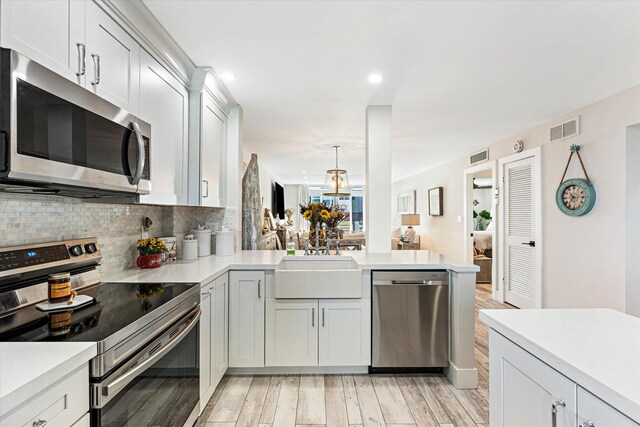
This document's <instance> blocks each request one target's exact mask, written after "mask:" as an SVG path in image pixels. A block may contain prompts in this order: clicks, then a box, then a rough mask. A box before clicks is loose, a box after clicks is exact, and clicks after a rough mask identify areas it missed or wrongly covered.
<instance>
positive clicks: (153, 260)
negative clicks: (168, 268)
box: [136, 254, 162, 268]
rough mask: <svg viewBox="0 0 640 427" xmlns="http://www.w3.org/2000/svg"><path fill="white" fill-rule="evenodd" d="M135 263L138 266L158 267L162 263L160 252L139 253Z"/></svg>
mask: <svg viewBox="0 0 640 427" xmlns="http://www.w3.org/2000/svg"><path fill="white" fill-rule="evenodd" d="M136 264H137V265H138V268H158V267H160V266H161V265H162V254H153V255H140V256H139V257H138V259H137V260H136Z"/></svg>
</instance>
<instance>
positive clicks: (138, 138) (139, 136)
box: [131, 122, 145, 185]
mask: <svg viewBox="0 0 640 427" xmlns="http://www.w3.org/2000/svg"><path fill="white" fill-rule="evenodd" d="M131 126H132V127H133V132H134V133H135V134H136V142H137V143H138V164H137V166H136V173H135V175H133V176H132V177H131V184H133V185H137V184H138V183H139V182H140V178H142V172H143V171H144V162H145V152H144V140H143V139H142V132H140V126H138V123H136V122H131Z"/></svg>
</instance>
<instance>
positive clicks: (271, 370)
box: [227, 366, 369, 375]
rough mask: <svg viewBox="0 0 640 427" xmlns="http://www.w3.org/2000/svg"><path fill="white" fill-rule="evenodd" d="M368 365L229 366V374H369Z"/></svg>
mask: <svg viewBox="0 0 640 427" xmlns="http://www.w3.org/2000/svg"><path fill="white" fill-rule="evenodd" d="M368 372H369V367H368V366H270V367H264V368H229V369H228V370H227V374H229V375H295V374H329V375H332V374H367V373H368Z"/></svg>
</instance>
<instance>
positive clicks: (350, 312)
mask: <svg viewBox="0 0 640 427" xmlns="http://www.w3.org/2000/svg"><path fill="white" fill-rule="evenodd" d="M318 315H319V324H320V328H319V329H318V331H319V345H318V349H319V354H318V363H319V365H320V366H366V365H369V364H370V363H371V300H368V299H362V300H340V299H337V300H322V299H321V300H320V301H319V313H318Z"/></svg>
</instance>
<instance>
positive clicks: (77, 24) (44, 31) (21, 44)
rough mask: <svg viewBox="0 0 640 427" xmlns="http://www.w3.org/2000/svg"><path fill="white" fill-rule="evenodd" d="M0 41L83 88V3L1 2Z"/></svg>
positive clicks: (54, 0) (57, 0) (44, 0)
mask: <svg viewBox="0 0 640 427" xmlns="http://www.w3.org/2000/svg"><path fill="white" fill-rule="evenodd" d="M0 20H1V22H0V29H1V32H0V41H1V44H2V47H4V48H10V49H15V50H17V51H18V52H20V53H22V54H23V55H25V56H27V57H29V58H31V59H33V60H34V61H36V62H38V63H39V64H41V65H43V66H45V67H47V68H49V69H51V70H53V71H55V72H56V73H58V74H60V75H62V76H64V77H66V78H68V79H69V80H71V81H74V82H76V83H79V84H81V85H84V74H83V70H82V64H83V61H82V57H83V49H84V45H85V31H84V30H85V2H84V1H76V0H20V1H6V0H5V1H2V2H0Z"/></svg>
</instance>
